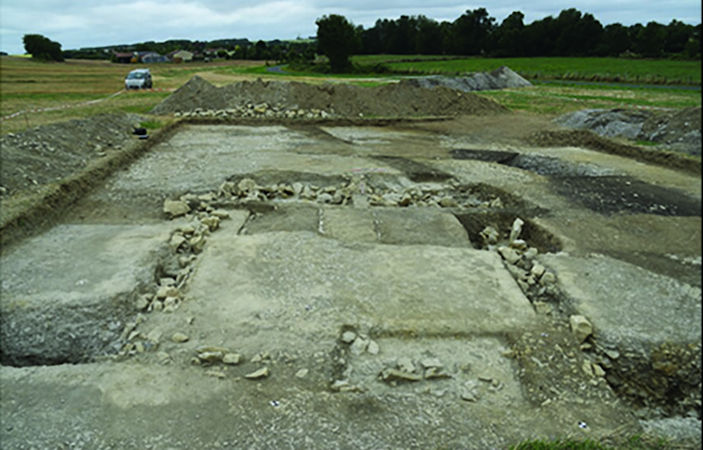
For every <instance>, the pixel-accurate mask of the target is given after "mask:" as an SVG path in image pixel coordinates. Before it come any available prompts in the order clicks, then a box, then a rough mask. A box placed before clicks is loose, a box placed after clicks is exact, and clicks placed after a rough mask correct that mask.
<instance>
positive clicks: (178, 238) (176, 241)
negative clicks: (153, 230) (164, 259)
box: [168, 233, 186, 250]
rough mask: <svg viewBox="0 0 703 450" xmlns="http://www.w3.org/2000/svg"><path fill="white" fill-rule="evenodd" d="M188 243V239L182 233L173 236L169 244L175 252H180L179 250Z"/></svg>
mask: <svg viewBox="0 0 703 450" xmlns="http://www.w3.org/2000/svg"><path fill="white" fill-rule="evenodd" d="M185 241H186V238H185V237H184V236H183V235H182V234H180V233H174V235H173V236H171V240H170V241H169V242H168V245H169V247H171V249H173V250H178V248H179V247H180V246H181V245H182V244H183V243H184V242H185Z"/></svg>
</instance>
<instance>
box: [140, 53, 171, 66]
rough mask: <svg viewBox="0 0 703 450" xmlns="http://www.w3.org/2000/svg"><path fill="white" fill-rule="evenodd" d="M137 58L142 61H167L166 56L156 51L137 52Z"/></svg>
mask: <svg viewBox="0 0 703 450" xmlns="http://www.w3.org/2000/svg"><path fill="white" fill-rule="evenodd" d="M139 59H140V60H141V62H143V63H162V62H168V61H169V59H168V56H165V55H161V54H159V53H156V52H139Z"/></svg>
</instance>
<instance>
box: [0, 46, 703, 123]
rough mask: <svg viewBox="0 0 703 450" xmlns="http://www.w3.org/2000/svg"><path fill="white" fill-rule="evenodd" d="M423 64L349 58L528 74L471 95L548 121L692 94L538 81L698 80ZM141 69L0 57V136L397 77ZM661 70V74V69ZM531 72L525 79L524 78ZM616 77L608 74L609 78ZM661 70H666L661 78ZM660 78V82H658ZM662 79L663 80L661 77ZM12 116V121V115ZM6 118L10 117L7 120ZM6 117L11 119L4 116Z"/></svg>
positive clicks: (471, 63)
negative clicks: (178, 103)
mask: <svg viewBox="0 0 703 450" xmlns="http://www.w3.org/2000/svg"><path fill="white" fill-rule="evenodd" d="M422 58H427V57H423V56H421V55H417V56H408V55H372V56H356V57H354V62H355V63H356V64H360V65H374V64H379V63H386V62H388V61H391V62H390V63H389V64H390V65H391V66H392V67H395V66H396V65H398V67H399V68H400V69H402V70H406V69H405V68H406V67H407V68H411V69H412V70H419V68H422V70H426V71H427V72H428V73H442V74H453V73H455V72H454V71H460V72H475V71H487V70H493V69H496V68H497V67H499V66H501V65H507V66H508V67H510V68H512V69H513V70H516V71H518V72H519V73H522V74H523V75H526V74H527V75H529V73H534V74H542V75H534V76H537V77H538V78H537V79H536V80H535V79H533V80H532V81H533V83H535V85H534V86H532V87H528V88H521V89H506V90H502V91H483V92H481V93H480V94H479V95H482V96H486V97H489V98H492V99H494V100H496V101H498V102H499V103H501V104H503V105H505V106H507V107H508V108H510V109H513V110H520V111H528V112H534V113H540V114H549V115H556V114H562V113H565V112H569V111H575V110H578V109H584V108H616V107H617V108H622V107H640V108H681V107H689V106H699V105H700V104H701V94H700V90H698V91H696V90H690V89H684V88H681V87H679V86H675V85H674V86H660V87H652V86H640V87H632V86H626V85H615V86H609V85H603V84H590V85H589V84H575V85H565V84H543V83H540V80H550V79H568V78H570V77H574V75H573V74H576V73H580V74H581V76H582V78H583V79H588V77H589V76H591V75H592V74H594V73H598V71H602V70H603V69H602V68H603V67H611V69H609V70H611V71H612V72H613V73H631V74H639V75H636V76H641V77H642V79H644V75H645V74H646V73H647V72H646V70H647V69H646V68H647V67H649V68H650V70H652V72H651V77H660V79H661V80H663V82H666V83H674V84H675V83H676V82H677V80H678V81H681V80H685V79H691V80H698V81H697V83H695V84H698V85H699V86H700V64H699V63H690V62H687V61H668V60H660V61H646V60H645V61H635V60H625V59H619V60H618V59H614V58H595V59H593V60H594V61H595V60H598V61H600V60H607V61H608V64H610V66H607V65H598V64H592V65H591V66H589V65H588V64H585V63H584V58H529V59H526V58H512V59H495V58H492V59H478V58H471V59H461V60H438V59H437V57H432V58H430V60H424V61H413V62H399V61H402V60H406V61H407V60H408V59H414V60H418V59H422ZM139 67H143V66H142V65H136V64H133V65H122V64H113V63H110V62H106V61H84V60H69V61H67V62H65V63H46V62H37V61H33V60H31V59H29V58H18V57H11V56H10V57H8V56H2V57H0V98H1V100H2V101H1V102H0V117H2V120H1V121H0V129H1V130H2V133H8V132H14V131H19V130H22V129H26V128H29V127H33V126H37V125H41V124H45V123H51V122H55V121H59V120H66V119H74V118H80V117H86V116H89V115H93V114H97V113H101V112H109V111H124V112H134V113H141V114H145V113H148V111H150V110H151V108H153V107H154V106H155V105H157V104H158V103H159V102H161V101H162V100H163V99H164V98H166V97H167V96H168V95H169V94H170V92H172V91H173V90H175V89H177V88H178V87H179V86H181V85H183V84H184V83H185V82H187V81H188V80H189V79H190V78H191V77H192V76H193V75H196V74H197V75H199V76H201V77H203V78H205V79H207V80H208V81H210V82H211V83H213V84H215V85H220V86H221V85H224V84H228V83H232V82H234V81H238V80H247V79H249V80H253V79H256V78H259V77H261V78H268V79H281V80H299V81H308V82H315V83H320V82H325V81H333V82H350V83H356V84H360V85H378V84H380V83H388V82H393V81H397V80H399V79H401V78H402V77H403V75H398V74H388V73H380V74H374V73H369V74H364V75H359V74H346V75H324V74H319V73H306V72H291V71H290V70H289V69H287V68H285V67H284V68H283V70H284V72H283V73H274V72H269V71H268V70H267V69H268V68H267V67H266V66H265V63H264V62H262V61H220V62H211V63H202V62H201V63H189V64H152V65H150V66H149V68H150V69H151V71H152V74H153V79H154V90H151V91H129V92H128V91H125V90H124V77H125V75H126V74H127V73H128V72H129V71H130V70H132V69H135V68H139ZM667 67H669V68H668V69H667ZM530 70H531V71H533V72H529V71H530ZM618 70H619V71H620V72H616V71H618ZM667 70H668V71H667ZM661 77H663V78H661ZM667 77H669V78H667ZM18 113H19V114H18ZM13 115H14V116H13ZM10 116H13V117H10Z"/></svg>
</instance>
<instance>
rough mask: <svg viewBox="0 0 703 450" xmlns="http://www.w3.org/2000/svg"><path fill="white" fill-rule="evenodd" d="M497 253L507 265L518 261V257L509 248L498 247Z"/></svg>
mask: <svg viewBox="0 0 703 450" xmlns="http://www.w3.org/2000/svg"><path fill="white" fill-rule="evenodd" d="M498 253H500V256H502V257H503V259H504V260H505V261H506V262H507V263H508V264H516V263H517V262H518V261H520V255H519V254H518V253H517V252H516V251H515V250H513V249H512V248H510V247H505V246H500V247H498Z"/></svg>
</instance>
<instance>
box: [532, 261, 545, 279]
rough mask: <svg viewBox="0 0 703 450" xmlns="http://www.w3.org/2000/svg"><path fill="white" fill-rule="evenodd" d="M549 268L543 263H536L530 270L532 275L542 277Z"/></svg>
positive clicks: (537, 277)
mask: <svg viewBox="0 0 703 450" xmlns="http://www.w3.org/2000/svg"><path fill="white" fill-rule="evenodd" d="M546 270H547V269H545V268H544V266H543V265H542V264H539V263H535V265H533V266H532V269H531V270H530V273H531V274H532V276H534V277H535V278H536V279H540V278H541V277H542V275H544V272H545V271H546Z"/></svg>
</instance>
